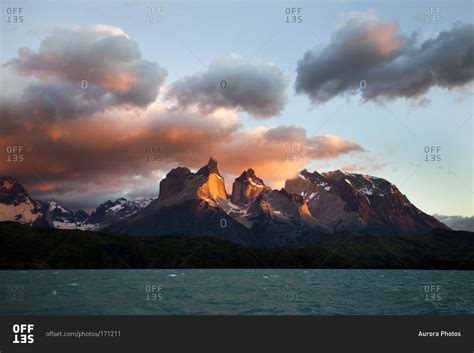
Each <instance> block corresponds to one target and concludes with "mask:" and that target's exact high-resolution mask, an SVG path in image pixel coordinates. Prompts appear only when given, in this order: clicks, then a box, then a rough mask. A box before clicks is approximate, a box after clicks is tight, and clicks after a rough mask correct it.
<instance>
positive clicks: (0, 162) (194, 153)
mask: <svg viewBox="0 0 474 353" xmlns="http://www.w3.org/2000/svg"><path fill="white" fill-rule="evenodd" d="M19 7H21V8H22V10H21V11H22V14H21V15H22V16H23V22H21V23H11V21H13V20H14V18H13V17H12V16H14V15H13V14H11V13H9V12H11V11H12V9H13V8H19ZM292 11H293V12H294V13H295V16H301V17H296V23H291V21H290V23H288V22H287V21H288V18H287V16H288V15H287V12H290V13H291V12H292ZM153 14H157V15H158V17H156V21H153V20H154V18H153V17H150V15H153ZM147 16H149V17H147ZM291 16H292V15H291V14H290V20H291ZM9 20H10V22H9ZM473 36H474V29H473V24H472V3H471V2H469V1H465V2H453V1H449V2H436V3H435V2H415V1H402V2H400V1H396V2H395V1H378V2H363V1H357V2H351V1H339V2H337V1H336V2H322V1H312V2H272V1H264V2H245V1H244V2H242V1H241V2H205V3H203V2H196V1H193V2H190V1H187V2H184V1H171V2H118V1H100V2H89V1H87V2H86V1H75V2H71V1H68V2H66V1H63V2H43V3H41V4H38V3H35V2H21V3H18V2H3V3H2V35H1V43H0V44H1V57H0V60H1V63H2V66H1V80H2V90H1V91H2V92H1V95H0V104H1V105H0V106H1V111H0V147H1V150H2V154H3V155H2V156H1V159H0V175H11V176H14V177H17V178H18V179H19V180H20V182H21V183H22V184H23V185H24V186H25V187H26V188H27V190H29V191H30V193H31V194H32V195H33V196H35V197H37V198H40V199H51V198H54V199H56V200H58V201H60V202H61V203H63V204H64V205H66V206H68V207H71V208H85V209H88V210H90V209H92V208H94V207H95V206H97V204H98V203H100V202H103V201H105V200H108V199H114V198H118V197H122V196H124V197H127V198H130V199H135V198H142V197H155V196H157V194H158V190H159V189H158V187H159V181H160V180H161V179H162V178H163V177H164V176H165V175H166V173H167V172H168V171H169V170H170V169H171V168H173V167H176V166H178V165H180V166H187V167H189V168H191V169H193V170H195V169H197V168H199V167H201V166H202V165H204V164H206V163H207V160H208V158H209V157H210V156H213V157H215V158H216V159H217V160H218V162H219V169H220V171H221V174H223V176H224V177H225V179H226V183H227V188H228V190H227V191H228V192H230V187H231V184H232V181H233V179H234V178H235V177H237V176H238V175H239V174H240V173H241V172H242V171H243V170H244V169H247V168H253V169H255V171H256V173H257V175H258V176H259V177H261V178H263V179H264V181H265V182H266V184H268V185H270V186H272V187H275V188H277V187H282V186H283V185H284V181H285V180H286V179H288V178H291V177H294V176H295V175H297V173H298V171H300V170H301V169H303V168H306V169H308V170H317V171H319V172H324V171H329V170H335V169H342V170H345V171H347V172H354V173H362V174H369V175H375V176H379V177H383V178H385V179H387V180H389V181H390V182H392V183H394V184H395V185H397V187H398V188H399V189H400V190H401V191H402V193H404V194H405V195H407V197H408V198H409V199H410V200H411V201H412V203H414V204H415V205H416V206H417V207H419V208H420V209H422V210H423V211H425V212H427V213H430V214H434V213H437V214H446V215H463V216H471V215H473V204H472V200H473V197H472V196H473V174H472V164H473V158H472V157H473V144H472V136H473V125H472V114H473V109H472V80H473V77H474V44H473ZM15 146H17V147H18V146H21V148H22V150H21V152H19V151H18V148H17V147H15ZM15 148H17V149H15ZM20 154H21V155H22V161H17V162H15V161H13V160H12V159H15V155H20ZM432 159H433V160H432Z"/></svg>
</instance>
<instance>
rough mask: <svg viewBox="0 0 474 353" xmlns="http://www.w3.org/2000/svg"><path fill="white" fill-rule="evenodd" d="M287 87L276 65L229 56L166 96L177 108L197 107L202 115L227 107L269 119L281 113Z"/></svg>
mask: <svg viewBox="0 0 474 353" xmlns="http://www.w3.org/2000/svg"><path fill="white" fill-rule="evenodd" d="M287 87H288V80H287V78H286V77H285V76H284V74H283V72H282V71H281V70H280V69H278V68H277V67H276V66H274V65H272V64H270V63H267V62H262V61H257V60H244V59H243V58H241V57H239V56H236V55H230V56H227V57H224V58H221V59H219V60H215V61H214V62H212V63H211V64H210V66H209V69H208V70H207V71H205V72H203V73H200V74H196V75H193V76H188V77H185V78H183V79H181V80H179V81H177V82H175V83H174V84H173V85H172V86H171V88H170V91H169V92H168V94H167V97H168V98H170V99H176V101H177V105H178V107H187V106H190V105H197V106H198V108H199V109H200V110H201V111H202V112H205V113H209V112H212V111H214V110H216V109H219V108H228V109H236V110H239V111H245V112H247V113H249V114H251V115H254V116H255V117H257V118H270V117H272V116H274V115H278V114H280V113H281V111H282V110H283V108H284V106H285V104H286V93H285V92H286V89H287Z"/></svg>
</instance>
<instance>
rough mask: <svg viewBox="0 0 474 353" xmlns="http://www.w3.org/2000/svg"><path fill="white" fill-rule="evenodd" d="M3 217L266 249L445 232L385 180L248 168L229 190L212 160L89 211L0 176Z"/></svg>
mask: <svg viewBox="0 0 474 353" xmlns="http://www.w3.org/2000/svg"><path fill="white" fill-rule="evenodd" d="M0 221H15V222H19V223H26V224H30V225H33V226H43V227H54V228H60V229H80V230H101V231H104V232H110V233H116V234H124V235H133V236H161V235H172V234H180V235H186V236H191V237H195V236H210V237H214V238H218V239H221V240H226V241H231V242H234V243H241V244H245V245H256V246H264V247H286V246H300V245H308V244H311V243H314V242H316V241H318V239H319V238H321V237H323V236H327V235H331V234H334V233H337V234H351V235H382V236H409V235H413V234H425V233H427V232H429V231H431V230H433V229H438V228H439V229H449V228H448V227H447V226H446V225H445V224H443V223H442V222H440V221H439V220H437V219H436V218H434V217H432V216H430V215H428V214H426V213H424V212H422V211H421V210H419V209H418V208H417V207H415V206H414V205H413V204H412V203H411V202H410V201H409V200H408V198H407V197H406V196H405V195H403V194H402V193H401V192H400V191H399V190H398V188H397V187H396V186H395V185H393V184H391V183H390V182H388V181H387V180H385V179H381V178H377V177H374V176H369V175H362V174H354V173H345V172H342V171H340V170H336V171H333V172H327V173H322V174H319V173H318V172H309V171H307V170H303V171H301V172H300V174H299V175H298V176H297V177H296V178H294V179H291V180H287V181H286V183H285V187H284V188H282V189H280V190H273V189H271V188H270V187H268V186H267V185H265V182H264V181H263V180H262V179H261V178H259V177H258V176H257V175H256V174H255V171H254V170H253V169H247V170H244V171H243V172H242V174H241V175H240V176H239V177H237V178H236V179H235V180H234V182H233V185H232V191H231V193H230V194H229V193H227V191H226V187H225V182H224V178H223V176H222V175H221V174H220V172H219V169H218V166H217V161H216V160H215V159H213V158H211V159H209V162H208V163H207V164H206V165H205V166H203V167H202V168H200V169H199V170H198V171H197V172H192V171H191V170H190V169H189V168H186V167H177V168H174V169H172V170H171V171H170V172H169V173H168V174H167V175H166V177H165V178H164V179H163V180H162V181H161V182H160V193H159V196H158V197H157V198H155V199H145V200H135V201H129V200H126V199H124V198H119V199H117V200H115V201H107V202H104V203H102V204H101V205H99V206H98V207H97V208H96V210H95V211H94V212H92V214H91V215H88V214H87V213H85V212H84V211H71V210H67V209H66V208H64V207H62V206H61V205H59V204H58V203H57V202H56V201H54V200H52V201H46V202H43V201H37V200H33V199H32V198H31V197H30V196H29V195H28V193H27V192H26V190H25V189H24V188H23V187H22V186H21V184H20V183H18V182H17V181H16V180H14V179H13V178H2V179H0Z"/></svg>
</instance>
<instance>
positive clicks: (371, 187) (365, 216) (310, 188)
mask: <svg viewBox="0 0 474 353" xmlns="http://www.w3.org/2000/svg"><path fill="white" fill-rule="evenodd" d="M285 189H286V190H287V191H288V192H291V193H297V194H299V195H302V196H303V197H304V199H305V200H306V201H307V203H308V208H309V210H310V212H311V214H312V215H313V216H314V217H315V218H317V219H318V220H319V221H320V222H321V223H323V224H324V225H326V226H328V227H329V228H331V229H332V230H333V231H335V232H352V233H361V234H377V235H410V234H414V233H422V232H427V231H429V230H431V229H435V228H442V229H449V228H448V227H447V226H446V225H444V224H443V223H441V222H439V221H438V220H437V219H435V218H434V217H432V216H430V215H427V214H426V213H424V212H422V211H421V210H419V209H418V208H416V207H415V206H414V205H413V204H412V203H411V202H410V201H409V200H408V199H407V197H406V196H405V195H403V194H402V193H401V192H400V191H399V190H398V188H397V187H396V186H395V185H393V184H391V183H390V182H388V181H387V180H385V179H382V178H377V177H373V176H368V175H362V174H354V173H345V172H342V171H340V170H337V171H334V172H328V173H323V174H319V173H317V172H313V173H310V172H308V171H307V170H303V171H302V172H301V173H300V174H299V176H298V177H296V178H295V179H291V180H287V181H286V183H285Z"/></svg>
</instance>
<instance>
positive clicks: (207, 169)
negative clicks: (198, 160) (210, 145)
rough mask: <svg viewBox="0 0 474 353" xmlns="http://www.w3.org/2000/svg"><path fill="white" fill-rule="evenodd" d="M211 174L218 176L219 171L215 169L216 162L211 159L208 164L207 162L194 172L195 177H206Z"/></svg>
mask: <svg viewBox="0 0 474 353" xmlns="http://www.w3.org/2000/svg"><path fill="white" fill-rule="evenodd" d="M211 173H214V174H217V175H220V174H219V169H217V160H215V159H214V158H212V157H210V158H209V162H207V164H206V165H205V166H204V167H202V168H201V169H199V170H198V171H197V172H196V175H205V176H208V175H209V174H211Z"/></svg>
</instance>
